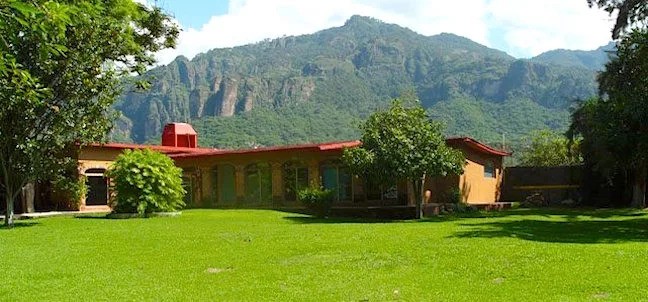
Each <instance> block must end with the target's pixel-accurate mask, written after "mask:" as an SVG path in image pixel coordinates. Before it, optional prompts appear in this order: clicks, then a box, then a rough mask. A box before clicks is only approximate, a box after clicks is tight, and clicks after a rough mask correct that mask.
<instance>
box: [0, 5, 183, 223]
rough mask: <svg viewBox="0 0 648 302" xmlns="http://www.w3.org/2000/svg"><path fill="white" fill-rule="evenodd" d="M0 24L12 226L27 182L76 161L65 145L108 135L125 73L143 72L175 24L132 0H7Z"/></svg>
mask: <svg viewBox="0 0 648 302" xmlns="http://www.w3.org/2000/svg"><path fill="white" fill-rule="evenodd" d="M0 32H2V36H0V99H1V100H2V102H3V104H2V106H0V180H1V182H2V190H3V193H4V196H5V200H6V204H7V215H6V219H5V224H7V225H11V224H12V223H13V202H14V200H15V198H16V197H17V196H18V194H19V192H20V189H21V188H22V187H23V186H24V185H25V184H26V183H27V182H29V181H33V180H34V179H36V178H37V177H38V178H46V177H55V176H57V175H61V174H63V173H61V171H62V170H65V168H66V166H67V168H69V166H70V165H74V164H75V162H74V160H73V159H72V158H71V157H72V155H73V154H70V153H69V152H66V151H65V147H66V146H70V145H74V144H77V145H82V144H84V143H87V142H90V141H99V140H101V139H102V138H103V137H104V135H105V134H106V133H107V131H108V130H109V129H110V126H111V120H112V114H111V112H110V109H109V108H110V106H111V105H112V104H113V102H114V101H115V99H116V98H117V97H118V95H119V94H120V92H121V91H120V89H118V87H120V79H121V78H122V76H124V75H130V74H132V73H142V72H144V71H145V69H146V67H147V66H149V65H151V64H152V63H153V62H154V58H153V52H155V51H158V50H160V49H162V48H165V47H173V46H174V43H175V40H176V37H177V34H178V29H177V27H176V26H175V25H174V24H173V23H172V22H171V21H170V19H169V17H168V16H167V15H165V14H164V13H163V12H162V11H161V10H159V9H157V8H148V7H146V6H144V5H141V4H138V3H135V2H134V1H132V0H108V1H105V0H85V1H62V0H58V1H55V0H33V1H19V0H3V1H0Z"/></svg>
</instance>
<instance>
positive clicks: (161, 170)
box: [106, 149, 186, 214]
mask: <svg viewBox="0 0 648 302" xmlns="http://www.w3.org/2000/svg"><path fill="white" fill-rule="evenodd" d="M106 175H107V176H108V177H110V178H112V180H113V182H114V190H115V196H114V197H113V200H111V206H112V207H113V210H114V211H115V212H116V213H139V214H144V213H151V212H173V211H177V210H179V209H182V208H183V207H184V206H185V203H184V201H183V198H184V195H185V194H186V191H185V189H184V188H183V187H182V169H180V168H178V167H176V166H175V164H174V163H173V161H172V160H171V159H170V158H169V157H168V156H166V155H164V154H162V153H159V152H155V151H152V150H149V149H144V150H136V151H131V150H126V151H125V152H124V154H122V155H120V156H118V157H117V159H116V160H115V162H114V164H113V166H112V167H111V168H110V170H108V172H107V173H106Z"/></svg>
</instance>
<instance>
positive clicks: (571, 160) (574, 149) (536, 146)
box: [520, 129, 581, 167]
mask: <svg viewBox="0 0 648 302" xmlns="http://www.w3.org/2000/svg"><path fill="white" fill-rule="evenodd" d="M580 162H581V159H580V156H579V154H578V142H577V141H576V142H575V144H574V143H572V144H570V143H569V140H568V139H567V137H566V136H564V135H562V134H560V133H557V132H554V131H551V130H549V129H543V130H535V131H532V132H531V134H530V135H529V137H528V138H527V142H526V146H525V147H524V149H523V150H522V152H521V154H520V164H522V165H523V166H536V167H555V166H569V165H575V164H579V163H580Z"/></svg>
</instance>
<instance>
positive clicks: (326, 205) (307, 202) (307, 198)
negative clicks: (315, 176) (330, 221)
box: [297, 187, 333, 217]
mask: <svg viewBox="0 0 648 302" xmlns="http://www.w3.org/2000/svg"><path fill="white" fill-rule="evenodd" d="M297 195H298V197H299V200H300V201H301V202H302V203H303V204H304V206H305V207H306V208H307V209H309V210H311V211H313V213H314V214H315V216H317V217H325V216H327V215H328V214H329V212H330V211H331V205H332V203H333V191H331V190H327V189H321V188H317V187H312V188H305V189H302V190H299V192H298V193H297Z"/></svg>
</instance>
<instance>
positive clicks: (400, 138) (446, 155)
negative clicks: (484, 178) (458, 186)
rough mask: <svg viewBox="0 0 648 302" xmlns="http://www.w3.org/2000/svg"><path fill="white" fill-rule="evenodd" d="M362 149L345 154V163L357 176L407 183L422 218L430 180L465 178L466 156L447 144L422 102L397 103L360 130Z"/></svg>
mask: <svg viewBox="0 0 648 302" xmlns="http://www.w3.org/2000/svg"><path fill="white" fill-rule="evenodd" d="M360 129H361V131H362V139H361V140H362V146H361V147H358V148H352V149H346V150H344V155H343V161H344V162H345V163H346V165H348V166H349V168H350V170H351V171H352V172H353V173H354V174H356V175H363V176H364V177H366V178H368V179H370V180H373V181H377V182H379V183H388V182H392V181H397V180H406V181H408V182H409V183H410V184H411V185H412V187H413V188H414V193H415V194H416V217H417V218H421V217H422V211H423V208H422V203H423V188H424V186H425V179H426V177H437V176H445V175H448V174H461V173H463V167H464V165H465V163H466V161H465V158H464V156H463V154H462V153H461V152H460V151H458V150H455V149H453V148H450V147H448V146H447V145H446V143H445V138H444V136H443V134H442V126H441V124H439V123H437V122H434V121H431V120H430V119H429V117H428V116H427V115H426V113H425V110H424V109H423V107H421V105H420V103H418V101H416V102H412V101H409V102H404V101H402V100H399V99H396V100H394V101H393V102H392V104H391V106H390V107H389V108H388V109H387V110H381V111H377V112H375V113H374V114H372V115H371V116H370V117H369V118H368V119H367V121H365V122H364V124H362V125H361V126H360Z"/></svg>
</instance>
